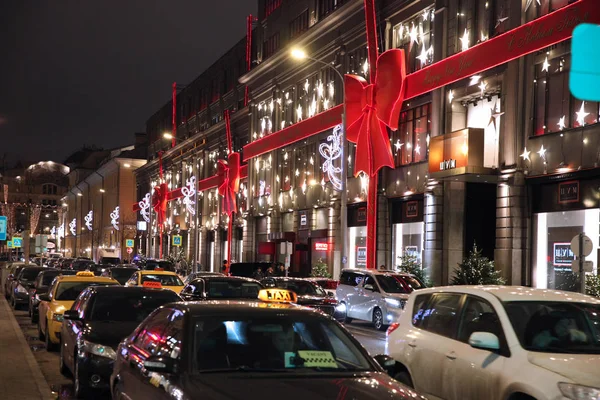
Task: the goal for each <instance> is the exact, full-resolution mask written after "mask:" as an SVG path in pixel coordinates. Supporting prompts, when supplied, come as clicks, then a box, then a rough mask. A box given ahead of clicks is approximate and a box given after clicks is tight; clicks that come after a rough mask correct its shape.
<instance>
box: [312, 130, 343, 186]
mask: <svg viewBox="0 0 600 400" xmlns="http://www.w3.org/2000/svg"><path fill="white" fill-rule="evenodd" d="M319 153H320V154H321V156H322V157H323V158H324V159H325V161H324V162H323V165H322V166H321V169H322V170H323V172H324V173H326V174H327V177H328V178H329V181H330V182H331V185H332V186H333V188H334V189H335V190H337V191H340V190H342V178H341V172H342V168H341V166H336V165H335V161H336V160H338V159H339V158H340V157H341V155H342V125H336V126H335V127H334V128H333V133H332V134H331V135H329V136H327V143H321V144H320V145H319ZM311 164H312V157H311ZM323 183H324V182H323Z"/></svg>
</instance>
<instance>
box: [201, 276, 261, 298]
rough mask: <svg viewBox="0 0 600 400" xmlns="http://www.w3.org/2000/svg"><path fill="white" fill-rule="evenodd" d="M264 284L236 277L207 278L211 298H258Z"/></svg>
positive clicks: (207, 289)
mask: <svg viewBox="0 0 600 400" xmlns="http://www.w3.org/2000/svg"><path fill="white" fill-rule="evenodd" d="M261 289H262V286H261V285H260V284H258V283H256V282H246V281H241V280H240V281H238V280H235V279H224V280H216V279H215V280H212V279H210V280H209V279H207V280H206V289H205V291H206V293H207V296H208V298H209V299H256V298H258V291H259V290H261Z"/></svg>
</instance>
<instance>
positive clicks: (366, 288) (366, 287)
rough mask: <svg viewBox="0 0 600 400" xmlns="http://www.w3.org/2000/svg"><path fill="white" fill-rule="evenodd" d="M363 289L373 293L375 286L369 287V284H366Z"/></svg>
mask: <svg viewBox="0 0 600 400" xmlns="http://www.w3.org/2000/svg"><path fill="white" fill-rule="evenodd" d="M364 288H365V290H370V291H371V292H374V291H375V286H373V285H371V284H369V283H367V284H366V285H365V286H364Z"/></svg>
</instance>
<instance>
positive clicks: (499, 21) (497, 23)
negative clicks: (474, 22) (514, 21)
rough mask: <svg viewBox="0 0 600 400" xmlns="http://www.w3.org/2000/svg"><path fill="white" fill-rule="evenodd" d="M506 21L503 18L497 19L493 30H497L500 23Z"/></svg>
mask: <svg viewBox="0 0 600 400" xmlns="http://www.w3.org/2000/svg"><path fill="white" fill-rule="evenodd" d="M507 19H508V17H504V18H498V20H497V21H496V26H494V29H496V28H498V27H499V26H500V25H502V23H503V22H504V21H506V20H507Z"/></svg>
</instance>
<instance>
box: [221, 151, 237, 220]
mask: <svg viewBox="0 0 600 400" xmlns="http://www.w3.org/2000/svg"><path fill="white" fill-rule="evenodd" d="M217 175H218V176H219V189H218V190H219V194H220V195H221V196H223V203H222V207H221V212H223V213H225V214H227V215H230V214H231V213H233V212H235V211H236V208H237V203H236V199H235V196H236V194H237V192H238V190H239V188H240V154H239V153H229V156H228V157H227V161H224V160H219V161H218V165H217Z"/></svg>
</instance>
